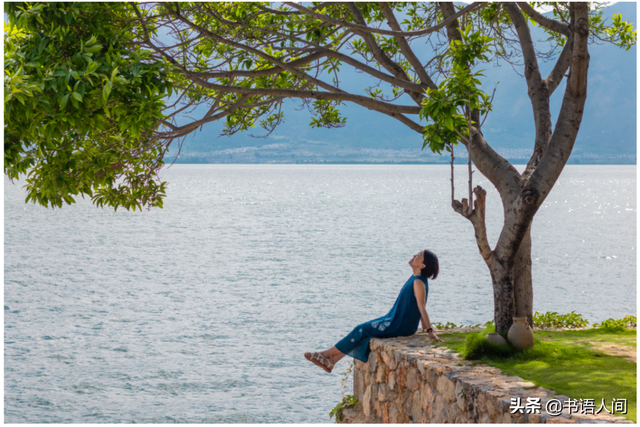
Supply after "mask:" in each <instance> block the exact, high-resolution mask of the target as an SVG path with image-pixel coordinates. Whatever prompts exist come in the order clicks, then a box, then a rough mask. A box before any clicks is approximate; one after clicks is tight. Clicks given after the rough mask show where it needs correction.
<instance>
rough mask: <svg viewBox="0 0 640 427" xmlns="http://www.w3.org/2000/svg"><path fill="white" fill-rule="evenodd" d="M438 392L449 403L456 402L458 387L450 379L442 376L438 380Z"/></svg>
mask: <svg viewBox="0 0 640 427" xmlns="http://www.w3.org/2000/svg"><path fill="white" fill-rule="evenodd" d="M437 390H438V392H439V393H440V394H441V395H442V396H443V397H444V398H445V399H447V401H449V402H455V400H456V385H455V384H454V383H453V381H451V380H450V379H449V378H447V377H445V376H441V377H440V378H438V385H437Z"/></svg>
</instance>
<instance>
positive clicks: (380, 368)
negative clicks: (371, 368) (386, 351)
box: [376, 363, 387, 384]
mask: <svg viewBox="0 0 640 427" xmlns="http://www.w3.org/2000/svg"><path fill="white" fill-rule="evenodd" d="M386 370H387V369H386V368H385V364H384V363H380V364H379V365H378V371H377V372H376V382H377V383H378V384H381V383H383V382H385V378H384V377H385V373H386V372H385V371H386Z"/></svg>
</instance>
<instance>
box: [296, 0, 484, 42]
mask: <svg viewBox="0 0 640 427" xmlns="http://www.w3.org/2000/svg"><path fill="white" fill-rule="evenodd" d="M285 4H286V5H287V6H291V7H293V8H295V9H298V10H300V11H302V12H304V13H306V14H307V15H310V16H313V17H314V18H316V19H319V20H320V21H323V22H327V23H330V24H333V25H340V26H342V27H346V28H351V29H352V30H355V31H359V32H364V33H376V34H383V35H386V36H401V37H414V36H424V35H426V34H429V33H433V32H435V31H438V30H440V29H441V28H444V27H445V26H447V25H448V24H449V23H450V22H452V21H454V20H456V19H458V18H459V17H460V16H462V15H464V14H466V13H469V12H471V11H473V10H475V9H477V8H479V7H484V5H485V3H483V2H475V3H471V4H470V5H468V6H466V7H465V8H464V9H462V10H460V11H458V12H456V13H454V14H453V15H451V16H449V17H448V18H446V19H445V20H443V21H442V22H441V23H439V24H438V25H434V26H433V27H430V28H426V29H424V30H418V31H389V30H383V29H382V28H373V27H368V26H367V25H362V24H353V23H351V22H347V21H342V20H340V19H335V18H331V17H329V16H326V15H322V14H320V13H316V12H313V11H312V10H310V9H307V8H306V7H304V6H302V5H300V4H297V3H290V2H285ZM342 4H344V3H342Z"/></svg>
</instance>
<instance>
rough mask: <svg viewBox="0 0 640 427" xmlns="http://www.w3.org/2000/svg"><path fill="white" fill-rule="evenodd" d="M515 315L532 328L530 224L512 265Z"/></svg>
mask: <svg viewBox="0 0 640 427" xmlns="http://www.w3.org/2000/svg"><path fill="white" fill-rule="evenodd" d="M513 280H514V286H515V304H516V314H515V317H526V318H527V322H528V323H529V326H531V327H532V328H533V286H532V282H533V281H532V278H531V226H529V228H528V229H527V233H526V234H525V235H524V238H523V239H522V243H520V248H518V253H517V255H516V259H515V261H514V265H513Z"/></svg>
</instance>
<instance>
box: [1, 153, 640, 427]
mask: <svg viewBox="0 0 640 427" xmlns="http://www.w3.org/2000/svg"><path fill="white" fill-rule="evenodd" d="M519 168H520V170H521V169H522V166H520V167H519ZM465 169H466V168H465V167H464V166H458V167H456V173H457V176H456V191H457V194H456V196H457V198H461V197H464V193H465V189H466V188H467V184H466V180H467V176H466V172H465ZM163 178H165V179H166V180H168V181H169V186H168V191H167V198H166V200H165V207H164V209H157V208H154V209H152V210H150V211H142V212H139V211H138V212H127V211H125V210H118V211H117V212H114V211H113V210H109V209H97V208H95V207H93V206H92V205H91V203H90V201H88V200H82V199H80V200H79V201H78V203H77V204H76V205H74V206H65V207H63V208H62V209H55V210H52V209H45V208H43V207H40V206H35V205H33V204H25V203H24V199H25V196H26V193H25V191H24V190H23V189H22V188H21V186H22V185H23V184H24V183H16V184H11V182H10V181H9V180H7V179H6V177H5V182H4V186H5V196H4V215H5V216H4V218H5V222H4V227H5V228H4V261H5V267H4V325H5V335H4V337H5V346H4V370H5V371H4V375H5V389H4V390H5V394H4V399H5V401H4V404H5V422H7V423H44V422H55V423H71V422H74V423H119V422H127V423H130V422H147V423H164V422H190V423H196V422H206V423H227V422H229V423H232V422H233V423H238V422H240V423H292V422H295V423H327V422H331V420H330V419H329V411H330V410H331V409H332V408H333V407H334V406H335V405H336V404H337V403H338V401H340V399H341V394H340V393H341V389H340V379H341V377H340V372H343V371H344V370H345V369H346V367H347V363H346V362H344V361H346V360H347V358H345V359H343V360H344V361H343V362H341V363H340V364H338V365H337V366H336V368H335V370H334V374H332V375H328V374H326V373H325V372H324V371H322V370H321V369H320V368H318V367H316V366H315V365H312V364H311V363H309V362H308V361H306V360H305V359H304V358H303V356H302V354H303V353H304V352H305V351H315V350H322V349H326V348H328V347H331V346H332V345H334V344H335V343H336V342H337V341H338V340H339V339H341V338H342V337H343V336H344V335H346V334H347V333H348V332H349V331H350V330H351V329H352V328H353V327H354V326H355V325H357V324H359V323H361V322H364V321H367V320H370V319H373V318H375V317H379V316H381V315H383V314H385V313H386V312H387V311H388V310H389V309H390V308H391V306H392V305H393V302H394V301H395V298H396V296H397V294H398V292H399V290H400V288H401V286H402V285H403V284H404V283H405V281H406V280H407V279H408V278H409V277H410V276H411V269H410V268H409V266H408V264H407V262H408V261H409V259H410V258H411V256H412V255H413V254H415V253H416V252H418V251H419V250H422V249H430V250H432V251H433V252H435V253H436V254H437V255H438V257H439V259H440V275H439V277H438V278H437V279H436V280H433V281H430V282H429V285H430V286H429V288H430V289H429V296H428V303H427V311H428V313H429V316H430V318H431V320H432V321H433V322H442V323H445V322H447V321H449V322H453V323H456V324H460V323H464V324H474V323H484V322H486V321H488V320H490V319H492V317H493V294H492V288H491V279H490V276H489V272H488V269H487V267H486V266H485V264H484V262H483V261H482V259H481V257H480V255H479V253H478V249H477V247H476V243H475V239H474V234H473V229H472V227H471V225H470V223H469V222H468V221H467V220H466V219H465V218H463V217H461V216H460V215H458V214H457V213H455V212H453V210H452V209H451V207H450V204H451V194H450V182H449V178H450V169H449V167H448V166H439V165H426V166H423V165H407V166H404V165H403V166H392V165H388V166H387V165H385V166H381V165H174V166H172V167H171V168H170V169H168V170H166V171H164V172H163ZM474 179H475V181H476V182H474V185H475V184H480V185H482V186H483V187H484V188H485V189H487V229H488V235H489V240H490V242H491V244H492V245H493V244H495V241H496V240H497V237H498V235H499V233H500V228H501V224H502V220H503V218H502V207H501V204H500V199H499V197H498V194H497V192H496V191H495V189H494V188H493V187H492V186H491V184H490V183H488V181H487V180H486V179H485V178H484V177H482V176H481V175H480V173H479V172H476V173H475V174H474ZM636 215H637V207H636V166H567V167H566V168H565V170H564V172H563V174H562V175H561V177H560V179H559V180H558V182H557V184H556V186H555V187H554V189H553V191H552V192H551V194H550V195H549V197H548V198H547V200H546V201H545V203H544V205H543V206H542V207H541V208H540V210H539V211H538V214H537V215H536V218H535V220H534V222H533V225H532V238H533V248H532V257H533V280H534V285H533V286H534V310H536V311H539V312H546V311H557V312H560V313H567V312H570V311H572V310H575V311H576V312H577V313H580V314H582V315H583V316H584V317H586V318H587V319H589V320H590V321H591V322H596V321H601V320H603V319H605V318H609V317H623V316H624V315H625V314H632V315H636V295H637V289H636Z"/></svg>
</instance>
